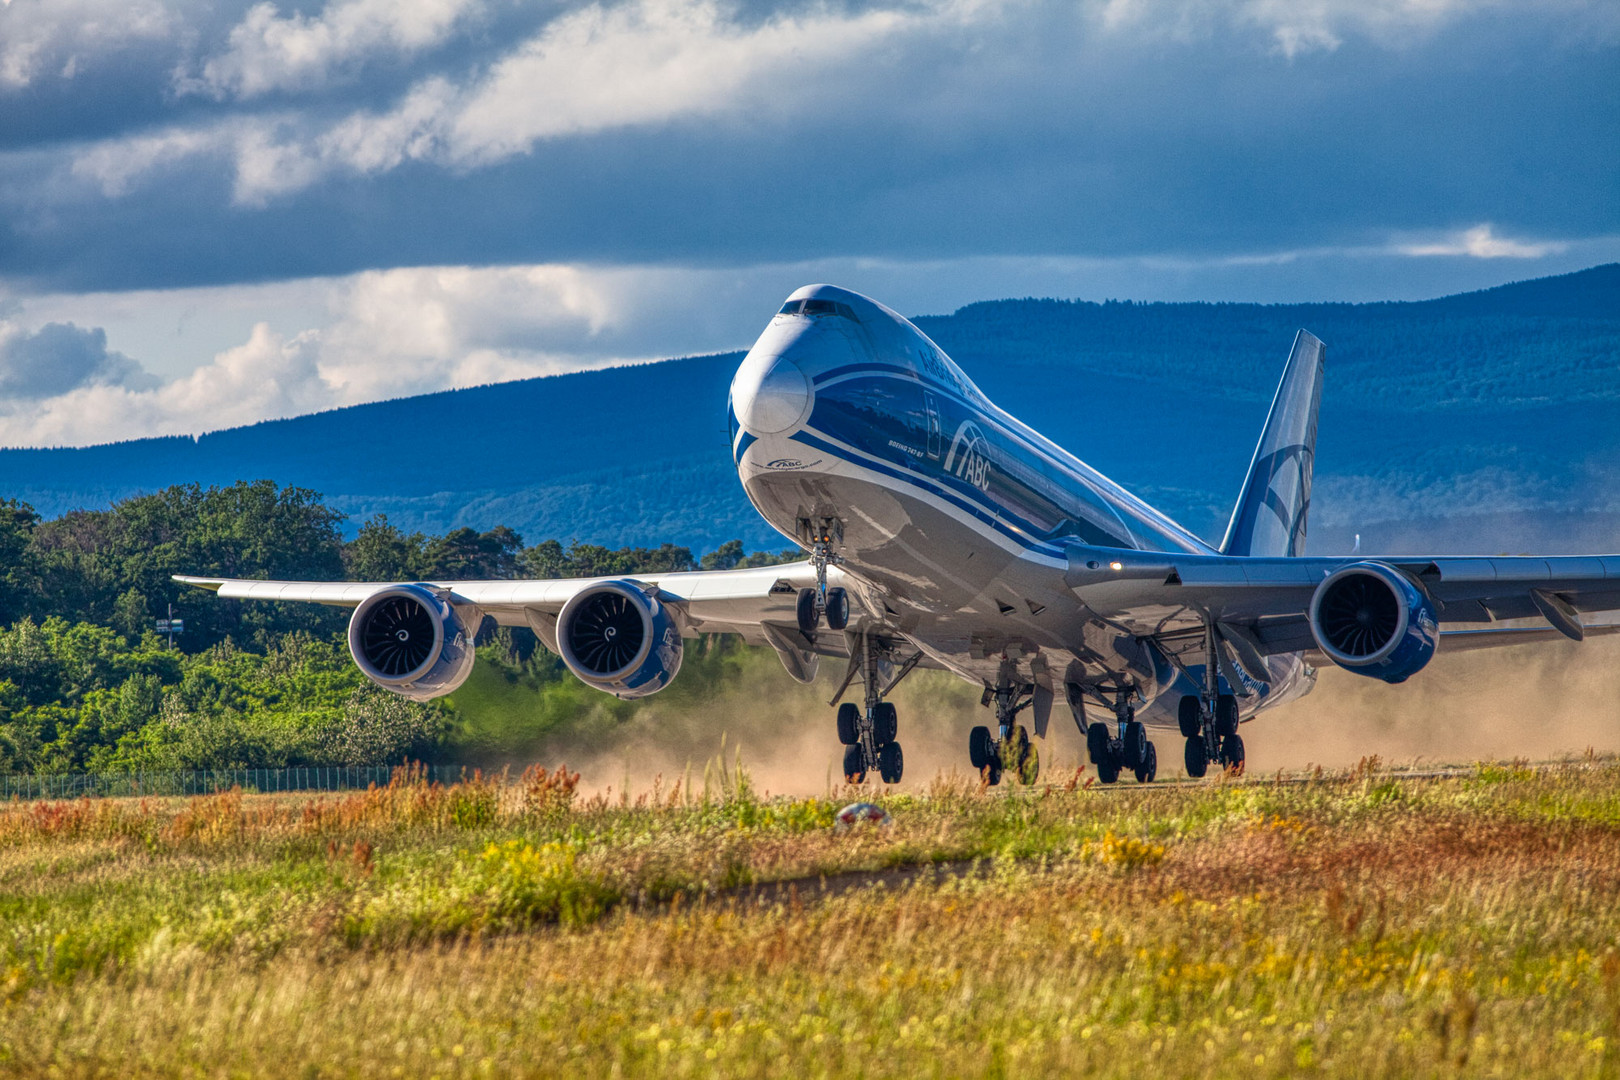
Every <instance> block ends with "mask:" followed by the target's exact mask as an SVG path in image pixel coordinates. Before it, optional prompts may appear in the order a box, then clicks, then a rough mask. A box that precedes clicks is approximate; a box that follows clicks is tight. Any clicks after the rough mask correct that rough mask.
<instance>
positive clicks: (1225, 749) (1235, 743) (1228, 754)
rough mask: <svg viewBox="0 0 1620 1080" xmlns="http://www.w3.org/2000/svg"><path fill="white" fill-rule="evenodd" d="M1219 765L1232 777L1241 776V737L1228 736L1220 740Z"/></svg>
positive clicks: (1242, 763) (1242, 764) (1242, 762)
mask: <svg viewBox="0 0 1620 1080" xmlns="http://www.w3.org/2000/svg"><path fill="white" fill-rule="evenodd" d="M1221 764H1222V765H1223V766H1225V767H1226V771H1227V772H1229V773H1231V774H1232V775H1234V776H1242V775H1243V766H1244V761H1243V736H1241V735H1228V736H1227V737H1226V738H1224V739H1222V740H1221Z"/></svg>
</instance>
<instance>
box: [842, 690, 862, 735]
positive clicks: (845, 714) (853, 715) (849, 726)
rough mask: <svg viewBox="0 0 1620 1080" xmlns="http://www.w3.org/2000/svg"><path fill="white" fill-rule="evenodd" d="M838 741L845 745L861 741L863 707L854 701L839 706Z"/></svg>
mask: <svg viewBox="0 0 1620 1080" xmlns="http://www.w3.org/2000/svg"><path fill="white" fill-rule="evenodd" d="M838 741H839V742H841V743H843V744H844V745H845V746H854V745H855V744H856V743H858V742H860V741H861V708H860V706H859V705H856V704H855V703H854V702H853V701H846V702H844V703H843V704H842V705H840V706H838Z"/></svg>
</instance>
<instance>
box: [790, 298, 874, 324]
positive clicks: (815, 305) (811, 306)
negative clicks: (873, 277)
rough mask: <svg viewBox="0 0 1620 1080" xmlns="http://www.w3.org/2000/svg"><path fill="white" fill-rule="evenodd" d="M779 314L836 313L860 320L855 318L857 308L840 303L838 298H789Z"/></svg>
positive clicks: (852, 319) (844, 317) (850, 319)
mask: <svg viewBox="0 0 1620 1080" xmlns="http://www.w3.org/2000/svg"><path fill="white" fill-rule="evenodd" d="M777 314H778V315H836V316H838V317H839V318H841V319H848V320H849V321H850V322H859V321H860V320H858V319H856V318H855V309H854V308H851V307H850V306H849V305H848V304H840V303H839V302H838V301H836V300H789V301H788V302H787V303H785V304H783V305H782V310H781V311H778V312H777Z"/></svg>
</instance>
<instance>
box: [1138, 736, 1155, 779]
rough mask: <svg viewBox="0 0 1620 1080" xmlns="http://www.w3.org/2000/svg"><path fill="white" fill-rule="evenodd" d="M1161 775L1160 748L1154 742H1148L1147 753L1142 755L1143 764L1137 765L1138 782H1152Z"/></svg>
mask: <svg viewBox="0 0 1620 1080" xmlns="http://www.w3.org/2000/svg"><path fill="white" fill-rule="evenodd" d="M1158 775H1159V750H1158V748H1157V747H1156V746H1154V745H1153V744H1152V743H1148V744H1147V753H1146V754H1144V755H1143V756H1142V764H1140V765H1138V766H1137V767H1136V782H1137V783H1139V784H1151V783H1153V778H1154V777H1156V776H1158Z"/></svg>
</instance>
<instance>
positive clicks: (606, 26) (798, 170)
mask: <svg viewBox="0 0 1620 1080" xmlns="http://www.w3.org/2000/svg"><path fill="white" fill-rule="evenodd" d="M1342 6H1343V9H1344V11H1345V12H1348V13H1349V14H1344V15H1343V16H1342V17H1339V16H1335V17H1334V18H1327V19H1325V21H1320V20H1319V21H1317V22H1311V21H1310V20H1309V19H1306V20H1305V21H1304V22H1301V23H1297V24H1296V23H1291V22H1288V21H1287V20H1284V21H1282V22H1276V21H1275V20H1273V21H1271V22H1268V21H1266V20H1265V18H1263V17H1262V16H1261V15H1257V14H1255V12H1256V11H1261V12H1265V11H1270V10H1271V9H1270V8H1269V7H1265V6H1260V5H1246V4H1243V3H1241V2H1237V0H1234V2H1233V3H1232V4H1231V5H1229V8H1230V13H1229V15H1228V16H1227V17H1223V18H1219V19H1209V20H1204V21H1200V19H1201V18H1202V16H1199V15H1198V13H1199V12H1204V11H1207V10H1214V9H1221V10H1226V9H1224V8H1222V7H1221V5H1188V4H1177V3H1172V2H1169V0H1165V2H1162V3H1141V4H1137V5H1128V4H1117V5H1112V6H1110V7H1108V8H1107V9H1104V8H1101V7H1097V8H1090V7H1087V6H1085V5H1081V6H1080V7H1078V8H1077V7H1076V6H1075V5H1073V4H1069V3H1056V2H1053V3H1028V4H1020V3H1005V4H999V5H990V4H982V5H975V4H932V5H909V6H905V7H897V8H894V9H893V10H892V11H888V12H885V11H884V9H882V8H880V7H864V8H855V7H849V8H826V7H815V8H805V9H800V10H799V11H798V13H797V14H796V15H795V16H794V19H793V20H789V21H788V22H784V21H783V19H782V17H781V15H780V12H781V11H783V10H786V9H782V8H776V7H771V6H767V5H750V6H749V7H747V8H746V9H741V10H733V11H730V12H729V14H728V13H726V12H722V13H721V14H720V15H719V16H717V17H716V18H715V19H712V20H710V21H709V22H706V23H705V22H704V21H703V20H702V19H701V18H694V17H692V16H691V15H690V14H689V12H690V11H691V10H701V9H702V5H685V6H684V8H683V7H682V6H681V5H662V4H657V3H651V2H650V0H649V2H647V3H644V4H641V5H639V6H638V5H635V4H620V5H616V6H614V7H611V8H605V9H598V10H596V11H595V13H593V11H592V10H591V9H583V8H579V7H578V6H576V7H574V8H572V9H570V10H568V11H562V12H560V13H559V11H558V10H557V9H546V10H544V11H537V10H536V9H534V8H527V7H526V8H523V9H521V10H520V9H517V8H512V7H506V6H501V5H493V4H473V3H471V2H470V0H469V2H466V3H463V4H460V5H459V6H458V5H457V0H433V2H428V0H423V2H422V3H419V4H414V5H413V4H402V5H399V6H398V7H397V8H393V9H390V10H393V11H395V12H396V14H395V15H390V16H388V18H392V19H394V20H395V22H394V23H389V24H388V25H387V26H383V27H382V29H379V28H378V26H379V25H380V24H379V23H377V21H376V18H372V16H366V17H362V16H363V15H364V11H365V10H371V9H369V8H367V5H366V4H365V3H361V2H358V0H350V2H349V3H348V4H347V5H344V4H339V3H337V2H335V0H334V2H333V3H329V4H327V5H326V7H325V8H323V9H320V11H319V12H317V13H315V14H313V15H309V16H301V17H300V18H302V19H303V21H302V22H299V21H297V20H295V19H294V18H293V16H292V15H291V13H290V9H288V12H286V13H281V12H261V14H260V15H259V16H257V17H258V18H259V23H257V24H255V25H256V26H258V28H259V31H262V32H259V31H256V32H255V33H256V36H255V34H247V33H245V31H243V30H242V28H243V27H246V26H247V25H248V18H249V16H248V14H247V8H246V7H245V6H239V7H237V8H234V9H229V10H227V9H217V10H215V11H214V12H213V15H212V16H211V21H210V20H203V24H202V25H200V26H199V27H198V28H196V29H194V30H193V31H192V32H191V33H190V36H189V37H188V36H187V35H185V34H181V35H177V36H174V37H168V38H165V37H159V38H155V39H154V40H152V41H151V42H150V43H149V51H150V54H151V55H152V56H153V57H157V58H158V59H155V60H152V61H151V63H149V64H148V65H147V66H146V67H144V68H142V67H141V66H140V64H138V63H136V62H135V60H133V59H131V58H130V57H131V56H133V55H135V53H132V52H131V51H130V50H134V49H135V47H134V46H131V47H130V49H128V50H125V52H124V53H121V54H120V55H122V56H124V60H122V61H120V62H121V63H123V64H125V66H126V67H127V68H128V70H129V71H131V72H135V71H137V70H138V72H139V73H140V74H139V77H138V78H137V77H136V76H135V75H130V76H129V77H130V79H131V80H132V81H131V86H135V87H138V88H140V89H139V90H138V92H136V91H132V92H131V93H130V94H129V95H127V96H128V103H127V105H126V106H125V109H124V111H123V112H122V113H120V112H119V111H118V110H117V109H114V108H110V107H109V106H108V105H107V103H106V99H105V95H104V94H103V95H96V96H97V97H98V98H99V100H98V101H92V100H91V98H90V97H87V96H85V95H83V94H81V93H79V92H78V91H77V90H74V89H72V88H71V87H67V84H70V83H73V82H74V80H73V79H60V78H58V79H57V82H58V83H61V84H63V86H62V87H58V89H57V90H53V91H50V93H56V94H58V95H59V98H60V100H59V103H58V105H57V106H56V107H57V108H58V109H59V112H58V113H57V114H56V115H57V116H58V117H59V120H58V121H57V122H54V123H55V126H51V125H41V124H38V123H36V124H35V125H34V128H33V129H30V130H24V128H25V127H26V125H13V126H10V127H9V129H8V130H7V131H6V132H4V133H0V138H4V139H6V140H8V145H10V146H12V147H13V148H14V149H13V150H12V152H10V153H7V154H4V155H0V275H5V276H10V277H12V278H13V279H14V280H18V281H20V282H24V283H28V284H31V285H32V286H34V287H57V288H69V289H89V288H127V287H135V286H155V285H174V284H198V283H209V282H227V281H248V280H263V279H270V278H279V277H295V276H305V275H311V274H333V273H342V272H347V271H351V270H354V269H358V268H363V267H374V266H392V265H403V264H420V263H453V262H467V263H501V262H539V261H545V262H593V263H615V262H638V263H645V262H654V263H659V262H664V263H683V264H698V265H702V264H709V265H719V264H737V263H746V262H753V261H785V260H799V259H809V258H821V257H834V256H840V255H874V256H887V257H895V258H954V257H962V256H970V255H983V254H997V255H1085V256H1102V257H1107V256H1122V255H1124V256H1128V255H1142V254H1154V255H1185V256H1190V257H1193V256H1195V257H1210V256H1222V255H1233V254H1243V253H1250V252H1277V251H1287V250H1292V249H1298V248H1305V247H1309V248H1321V247H1327V246H1335V245H1337V246H1358V245H1360V246H1365V245H1379V244H1388V243H1391V242H1392V237H1398V236H1400V235H1404V234H1408V233H1410V234H1414V235H1416V234H1434V233H1439V232H1450V231H1456V230H1460V229H1464V228H1467V227H1471V226H1474V225H1477V224H1479V223H1482V222H1490V223H1492V225H1493V226H1494V228H1495V229H1496V230H1497V232H1498V233H1499V234H1502V235H1512V236H1525V237H1529V238H1532V239H1540V240H1554V241H1556V240H1560V239H1566V240H1573V239H1579V238H1583V237H1591V236H1600V235H1612V234H1615V233H1620V200H1617V199H1616V198H1615V197H1614V194H1615V191H1614V177H1615V176H1616V175H1620V135H1617V132H1620V96H1617V95H1615V94H1614V93H1613V86H1614V84H1615V78H1616V75H1617V73H1620V44H1617V35H1616V33H1615V26H1614V20H1613V19H1612V18H1608V17H1606V16H1604V15H1603V12H1604V11H1605V10H1606V9H1605V8H1603V7H1602V6H1601V5H1598V4H1591V5H1583V4H1579V3H1571V4H1568V5H1558V6H1550V7H1548V6H1542V7H1535V6H1525V7H1520V8H1515V7H1512V6H1505V7H1491V8H1488V9H1485V10H1483V11H1482V12H1480V13H1468V12H1466V11H1462V10H1461V9H1458V10H1459V12H1460V13H1457V14H1455V15H1453V16H1450V17H1446V18H1440V17H1438V16H1436V17H1434V18H1432V19H1430V18H1427V17H1422V16H1421V12H1422V11H1426V10H1431V9H1430V8H1428V7H1425V6H1422V5H1414V6H1412V7H1410V8H1408V7H1407V6H1405V5H1402V4H1399V3H1396V4H1392V5H1388V6H1387V11H1393V12H1395V13H1396V14H1395V15H1394V16H1389V19H1388V20H1386V21H1385V22H1379V21H1378V20H1377V18H1374V15H1376V14H1377V13H1378V12H1386V8H1385V7H1380V6H1378V5H1360V4H1350V3H1348V2H1347V3H1346V4H1344V5H1342ZM1115 8H1118V9H1119V10H1121V11H1124V12H1125V13H1126V14H1127V15H1131V17H1130V18H1125V19H1124V20H1123V21H1119V20H1115V21H1113V22H1110V21H1109V20H1110V19H1111V18H1113V15H1112V14H1110V13H1112V12H1114V10H1115ZM1339 8H1340V5H1335V4H1326V5H1313V6H1312V10H1313V11H1320V10H1326V11H1328V12H1329V13H1330V14H1332V13H1333V12H1336V11H1338V10H1339ZM407 9H408V10H409V11H410V12H411V15H410V18H409V19H406V20H404V21H403V22H401V21H400V20H401V19H402V18H403V16H399V15H398V14H397V12H398V11H405V10H407ZM641 9H645V10H646V11H647V12H651V14H650V15H643V16H635V14H634V13H635V12H636V11H638V10H641ZM378 10H380V9H378ZM582 11H583V12H584V14H583V15H582V14H581V12H582ZM626 11H629V12H631V13H632V14H631V15H625V14H624V13H625V12H626ZM222 12H223V14H222ZM1132 12H1134V13H1135V14H1134V15H1132ZM1367 12H1372V13H1374V15H1368V14H1367ZM272 16H273V17H272ZM3 17H4V16H3V15H0V18H3ZM1380 17H1382V16H1380ZM366 18H372V21H371V22H369V23H368V22H367V21H366ZM638 18H639V20H640V21H639V22H638ZM1606 18H1608V21H1607V22H1606V21H1605V19H1606ZM570 19H572V20H573V21H572V22H570V21H569V20H570ZM1403 19H1405V20H1407V21H1404V22H1403V21H1402V20H1403ZM312 20H316V21H319V20H324V21H320V22H319V25H316V23H315V22H314V21H312ZM547 20H553V21H552V22H550V23H548V21H547ZM660 20H662V21H660ZM683 20H684V21H683ZM1335 20H1336V21H1335ZM1369 20H1371V21H1369ZM559 26H562V27H564V28H567V27H574V29H575V30H577V33H576V32H574V31H572V30H571V31H569V32H566V33H565V32H563V31H561V30H557V29H556V28H557V27H559ZM648 27H651V29H648ZM345 28H347V29H345ZM356 28H358V29H356ZM233 29H234V30H236V31H238V32H237V33H236V34H235V35H234V36H233V33H232V31H233ZM289 32H297V33H301V34H304V35H305V37H306V38H307V39H308V41H312V42H314V43H315V45H316V46H317V48H316V49H315V55H317V57H324V59H321V60H320V62H318V63H315V62H310V61H307V59H301V58H300V57H306V56H307V54H304V53H300V54H297V56H294V54H293V53H292V52H289V51H286V50H283V51H281V52H278V51H277V49H278V47H279V46H278V45H277V42H278V41H279V40H281V39H280V38H278V37H277V36H276V35H277V34H281V35H283V36H284V35H285V34H286V33H289ZM548 33H550V34H551V36H550V37H545V38H543V39H541V38H540V37H539V36H541V35H546V34H548ZM795 33H797V34H798V35H799V36H798V37H796V38H795V37H794V35H795ZM570 35H572V36H570ZM300 40H304V39H300ZM537 41H538V42H539V44H536V42H537ZM526 42H527V43H528V44H525V43H526ZM582 42H583V43H584V44H581V43H582ZM739 42H740V44H738V43H739ZM306 43H307V42H306ZM593 43H594V44H593ZM592 48H596V49H597V50H598V52H599V53H600V52H601V51H603V50H612V49H620V50H622V51H623V53H624V58H623V59H622V60H618V61H614V60H612V58H608V59H607V60H604V59H603V58H602V57H601V56H600V55H597V54H593V53H592V52H591V51H590V50H591V49H592ZM322 49H324V50H325V52H322V51H321V50H322ZM570 49H573V50H574V52H573V53H570V51H569V50H570ZM818 49H820V50H821V51H820V52H817V50H818ZM638 50H640V51H638ZM681 50H686V51H687V53H688V54H689V60H687V61H684V62H672V63H670V64H668V65H666V67H665V68H663V69H660V80H659V81H658V82H657V83H656V84H652V85H647V86H638V85H637V84H636V83H635V78H636V76H637V74H638V70H639V69H640V67H642V66H644V65H647V64H652V65H657V64H659V63H662V62H663V60H664V58H665V57H666V56H667V55H668V54H671V53H673V54H675V55H676V56H677V58H679V56H680V54H681ZM137 51H138V50H137ZM806 51H808V52H809V54H810V59H808V60H806V59H805V53H806ZM140 55H146V54H144V53H142V54H140ZM571 56H572V57H573V59H572V60H570V59H569V58H570V57H571ZM536 57H539V58H540V59H536ZM559 57H560V58H561V59H559ZM290 58H291V59H290ZM542 61H543V63H542ZM576 61H577V62H578V64H579V65H582V66H576V67H570V66H569V65H570V64H572V63H575V62H576ZM86 64H87V65H88V66H87V68H86V70H89V69H91V68H93V67H94V65H90V64H89V62H88V61H87V62H86ZM210 64H211V65H212V66H210ZM524 64H528V65H530V67H529V68H527V69H526V68H524V66H523V65H524ZM536 65H539V66H538V67H536ZM546 65H550V66H546ZM592 65H595V66H592ZM750 65H753V66H754V67H756V68H757V70H752V69H750ZM739 69H744V70H743V74H741V75H739V74H738V71H739ZM103 70H108V71H112V70H115V67H106V68H104V69H103ZM116 70H124V69H122V68H118V69H116ZM107 77H109V78H110V77H112V76H107ZM42 78H43V77H42ZM86 78H88V76H86ZM503 78H505V79H506V81H505V82H503V81H501V80H502V79H503ZM143 79H144V80H145V82H142V81H141V80H143ZM620 84H622V85H623V86H625V87H628V88H627V89H624V90H622V92H621V91H620V90H619V89H618V87H619V86H620ZM716 84H718V85H719V89H716V88H715V87H716ZM42 85H44V83H43V82H39V81H38V80H36V83H34V84H31V85H30V86H28V87H24V88H22V89H21V90H18V91H15V93H21V94H29V93H37V94H43V95H45V97H48V96H49V94H46V92H45V91H43V90H39V89H38V87H39V86H42ZM74 95H78V96H74ZM638 95H639V96H638ZM70 99H71V102H70ZM39 100H44V98H40V99H39ZM3 101H4V98H3V97H0V103H3ZM63 102H70V103H69V104H62V103H63ZM42 127H50V130H48V131H46V130H41V129H42ZM64 128H65V129H70V130H72V131H74V132H76V134H75V135H74V136H73V137H72V138H67V137H66V136H64V132H63V129H64ZM109 133H116V135H115V136H109Z"/></svg>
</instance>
